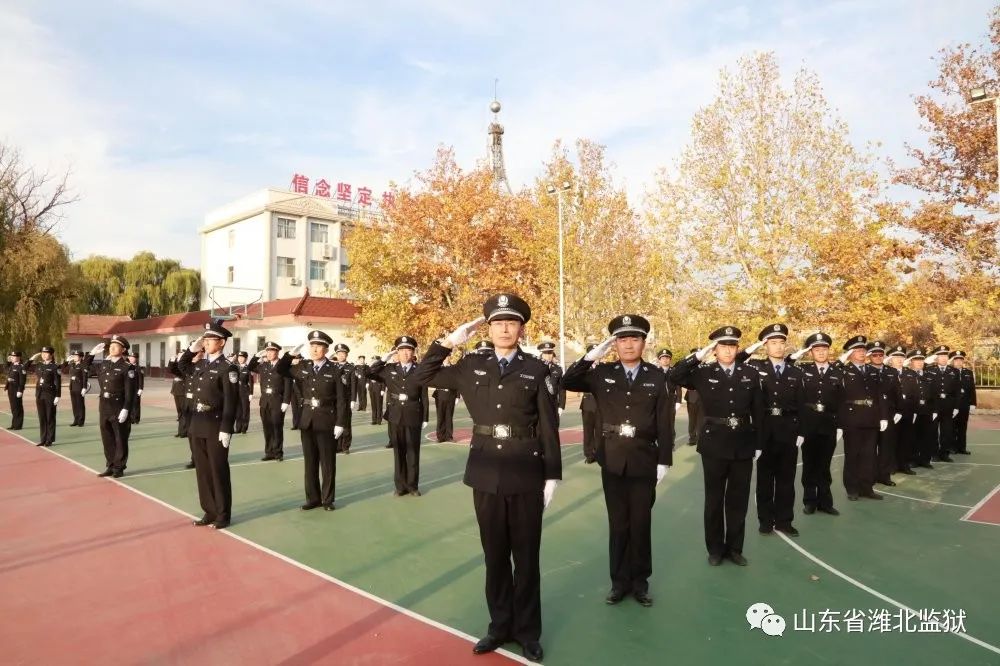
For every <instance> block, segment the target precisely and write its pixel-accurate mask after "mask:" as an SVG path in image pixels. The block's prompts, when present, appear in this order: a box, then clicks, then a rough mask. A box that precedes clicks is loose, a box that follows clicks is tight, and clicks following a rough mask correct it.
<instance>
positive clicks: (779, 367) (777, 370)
mask: <svg viewBox="0 0 1000 666" xmlns="http://www.w3.org/2000/svg"><path fill="white" fill-rule="evenodd" d="M783 369H784V366H783V365H781V364H779V365H776V366H774V371H775V372H776V373H778V376H779V377H780V376H781V371H782V370H783Z"/></svg>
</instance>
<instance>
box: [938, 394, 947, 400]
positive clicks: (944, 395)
mask: <svg viewBox="0 0 1000 666" xmlns="http://www.w3.org/2000/svg"><path fill="white" fill-rule="evenodd" d="M940 395H941V399H942V400H943V399H944V398H947V397H948V394H947V393H942V394H940Z"/></svg>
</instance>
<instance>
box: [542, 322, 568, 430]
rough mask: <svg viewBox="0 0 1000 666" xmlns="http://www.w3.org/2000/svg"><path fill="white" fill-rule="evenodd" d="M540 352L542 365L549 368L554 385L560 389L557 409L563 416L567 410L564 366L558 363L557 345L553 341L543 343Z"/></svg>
mask: <svg viewBox="0 0 1000 666" xmlns="http://www.w3.org/2000/svg"><path fill="white" fill-rule="evenodd" d="M538 351H539V352H540V353H541V357H542V363H544V364H545V365H547V366H548V368H549V372H550V373H551V374H552V383H554V384H555V385H556V388H558V389H559V393H558V396H557V400H556V407H558V408H559V414H560V415H561V414H562V413H563V410H564V409H566V389H565V388H563V385H562V377H563V369H562V366H561V365H559V364H558V363H556V343H554V342H552V341H551V340H549V341H547V342H541V343H539V345H538Z"/></svg>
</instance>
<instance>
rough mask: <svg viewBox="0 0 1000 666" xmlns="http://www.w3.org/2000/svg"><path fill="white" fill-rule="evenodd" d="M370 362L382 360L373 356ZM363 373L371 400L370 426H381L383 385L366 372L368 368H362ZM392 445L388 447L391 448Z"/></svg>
mask: <svg viewBox="0 0 1000 666" xmlns="http://www.w3.org/2000/svg"><path fill="white" fill-rule="evenodd" d="M372 360H373V361H375V362H376V363H378V362H379V361H381V360H382V357H380V356H373V357H372ZM363 369H364V371H365V381H366V382H367V384H368V397H369V398H370V399H371V405H372V425H382V416H383V414H382V398H384V397H385V384H383V383H382V382H380V381H379V380H378V378H377V377H372V376H371V374H370V373H369V372H368V366H364V368H363ZM391 447H392V445H391V444H390V445H389V448H391Z"/></svg>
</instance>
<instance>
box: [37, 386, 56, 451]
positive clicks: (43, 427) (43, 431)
mask: <svg viewBox="0 0 1000 666" xmlns="http://www.w3.org/2000/svg"><path fill="white" fill-rule="evenodd" d="M55 397H56V395H55V393H49V392H48V391H42V392H41V393H36V394H35V406H36V407H37V408H38V431H39V439H38V443H39V444H47V445H51V444H55V441H56V406H55V405H54V404H52V400H53V399H54V398H55Z"/></svg>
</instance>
